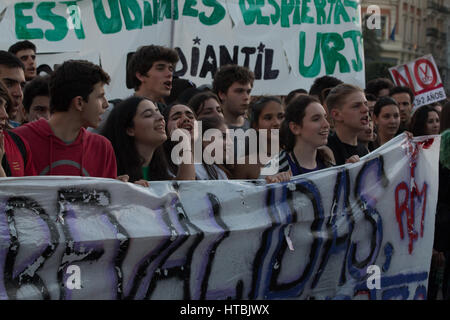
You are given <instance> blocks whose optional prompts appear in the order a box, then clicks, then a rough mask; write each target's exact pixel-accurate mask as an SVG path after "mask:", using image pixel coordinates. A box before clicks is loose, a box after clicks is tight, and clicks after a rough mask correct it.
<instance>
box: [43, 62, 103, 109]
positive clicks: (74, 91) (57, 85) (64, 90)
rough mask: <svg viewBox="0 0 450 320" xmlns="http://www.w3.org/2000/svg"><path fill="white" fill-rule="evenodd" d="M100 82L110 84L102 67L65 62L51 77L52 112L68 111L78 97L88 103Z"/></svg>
mask: <svg viewBox="0 0 450 320" xmlns="http://www.w3.org/2000/svg"><path fill="white" fill-rule="evenodd" d="M99 82H102V83H104V84H109V82H110V77H109V75H108V74H107V73H106V72H105V71H103V69H102V68H101V67H100V66H98V65H95V64H93V63H92V62H89V61H86V60H67V61H65V62H64V63H63V64H61V65H60V66H58V67H57V68H56V70H55V72H53V74H52V75H51V76H50V84H49V89H50V112H51V113H53V112H66V111H68V110H69V107H70V103H71V101H72V99H73V98H75V97H77V96H81V97H82V98H83V100H84V101H87V100H88V96H89V95H90V94H91V92H92V91H94V86H95V85H96V84H97V83H99Z"/></svg>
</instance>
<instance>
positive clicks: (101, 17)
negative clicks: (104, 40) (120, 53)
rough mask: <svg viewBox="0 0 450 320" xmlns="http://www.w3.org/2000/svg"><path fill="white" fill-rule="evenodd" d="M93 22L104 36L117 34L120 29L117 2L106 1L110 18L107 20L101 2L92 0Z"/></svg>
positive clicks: (120, 21) (115, 0) (120, 19)
mask: <svg viewBox="0 0 450 320" xmlns="http://www.w3.org/2000/svg"><path fill="white" fill-rule="evenodd" d="M92 1H93V7H94V16H95V21H96V22H97V25H98V27H99V29H100V31H101V32H102V33H104V34H110V33H117V32H119V31H120V30H121V29H122V18H121V16H120V9H119V1H118V0H108V4H109V9H110V10H111V17H110V18H108V17H107V16H106V13H105V8H104V7H103V3H102V0H92Z"/></svg>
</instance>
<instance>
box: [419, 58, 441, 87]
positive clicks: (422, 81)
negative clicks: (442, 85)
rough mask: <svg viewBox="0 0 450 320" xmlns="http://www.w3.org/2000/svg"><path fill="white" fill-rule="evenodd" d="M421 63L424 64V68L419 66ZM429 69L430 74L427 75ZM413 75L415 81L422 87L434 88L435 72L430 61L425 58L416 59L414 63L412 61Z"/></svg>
mask: <svg viewBox="0 0 450 320" xmlns="http://www.w3.org/2000/svg"><path fill="white" fill-rule="evenodd" d="M423 64H425V70H423V69H422V68H421V65H423ZM419 69H420V70H419ZM430 70H431V75H429V71H430ZM419 71H420V73H419ZM414 77H415V78H416V80H417V83H418V84H419V85H420V86H421V87H422V88H424V89H428V88H434V87H435V85H436V82H437V73H436V69H435V68H434V65H433V63H431V61H430V60H427V59H419V60H417V61H416V63H414Z"/></svg>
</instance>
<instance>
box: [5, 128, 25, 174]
mask: <svg viewBox="0 0 450 320" xmlns="http://www.w3.org/2000/svg"><path fill="white" fill-rule="evenodd" d="M8 134H9V136H10V137H11V138H12V139H13V141H14V143H15V144H16V146H17V148H19V151H20V153H21V154H22V158H23V166H24V167H26V165H27V160H28V159H27V149H26V148H25V144H24V143H23V140H22V138H20V137H19V136H18V135H17V134H16V133H14V132H12V131H8ZM8 167H9V166H8Z"/></svg>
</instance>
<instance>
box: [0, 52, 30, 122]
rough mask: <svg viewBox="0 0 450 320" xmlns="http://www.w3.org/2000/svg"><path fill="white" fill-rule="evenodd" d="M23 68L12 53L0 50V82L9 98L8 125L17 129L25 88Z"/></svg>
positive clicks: (20, 119)
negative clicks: (10, 101)
mask: <svg viewBox="0 0 450 320" xmlns="http://www.w3.org/2000/svg"><path fill="white" fill-rule="evenodd" d="M24 71H25V67H24V65H23V63H22V62H21V61H20V60H19V58H17V57H16V56H15V55H13V54H12V53H9V52H6V51H2V50H0V81H3V83H4V84H5V85H6V88H7V89H8V92H9V95H10V96H11V100H12V103H11V107H10V108H9V112H8V117H9V124H10V125H11V126H12V127H18V126H20V124H21V123H22V117H21V113H20V107H21V105H22V99H23V91H22V89H23V87H24V86H25V74H24Z"/></svg>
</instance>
